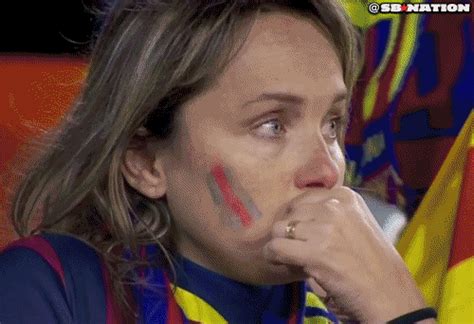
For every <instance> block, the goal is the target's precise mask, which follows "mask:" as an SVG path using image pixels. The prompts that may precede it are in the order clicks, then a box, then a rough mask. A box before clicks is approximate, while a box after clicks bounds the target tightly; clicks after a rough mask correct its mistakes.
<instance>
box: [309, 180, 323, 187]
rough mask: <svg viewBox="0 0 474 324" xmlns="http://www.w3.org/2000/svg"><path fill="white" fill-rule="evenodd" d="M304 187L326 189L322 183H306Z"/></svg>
mask: <svg viewBox="0 0 474 324" xmlns="http://www.w3.org/2000/svg"><path fill="white" fill-rule="evenodd" d="M306 187H309V188H322V187H326V186H325V185H324V183H322V182H320V181H313V182H310V183H307V184H306Z"/></svg>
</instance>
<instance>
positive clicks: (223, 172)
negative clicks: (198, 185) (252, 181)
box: [208, 164, 261, 227]
mask: <svg viewBox="0 0 474 324" xmlns="http://www.w3.org/2000/svg"><path fill="white" fill-rule="evenodd" d="M208 186H209V190H210V192H211V195H212V199H213V200H214V203H215V204H216V205H218V206H220V207H225V208H226V209H227V211H228V212H230V214H231V216H232V217H231V218H232V223H235V218H237V219H238V220H239V221H240V225H241V226H243V227H249V226H250V225H251V224H252V222H253V220H254V219H255V218H258V217H260V215H261V213H260V211H259V210H258V209H257V207H256V206H255V204H254V203H253V201H252V199H251V198H250V196H249V195H248V194H247V193H246V192H245V190H243V188H242V187H241V186H240V184H238V183H237V181H235V179H234V177H233V176H232V174H231V172H230V170H229V169H226V168H224V167H223V166H222V165H219V164H216V165H214V166H213V167H212V169H211V174H210V176H209V178H208ZM226 214H227V213H226Z"/></svg>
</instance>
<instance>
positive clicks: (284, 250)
mask: <svg viewBox="0 0 474 324" xmlns="http://www.w3.org/2000/svg"><path fill="white" fill-rule="evenodd" d="M307 249H308V247H307V244H306V243H305V242H303V241H299V240H289V239H285V238H275V239H272V240H271V241H270V242H268V243H267V244H266V245H265V246H264V247H263V256H264V257H265V258H266V259H267V260H269V261H271V262H275V263H283V264H287V265H295V266H299V267H304V266H306V264H307V261H308V255H307V254H308V252H307Z"/></svg>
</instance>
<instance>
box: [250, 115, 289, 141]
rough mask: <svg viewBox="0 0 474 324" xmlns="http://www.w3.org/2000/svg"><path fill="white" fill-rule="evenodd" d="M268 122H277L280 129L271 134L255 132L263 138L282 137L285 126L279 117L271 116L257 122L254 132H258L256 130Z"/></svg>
mask: <svg viewBox="0 0 474 324" xmlns="http://www.w3.org/2000/svg"><path fill="white" fill-rule="evenodd" d="M270 123H273V125H275V124H278V126H280V127H281V129H280V130H279V131H278V134H271V135H268V134H257V135H259V136H261V137H263V138H267V139H280V138H281V137H283V135H284V134H285V133H286V127H285V125H284V122H283V121H282V120H281V119H280V118H272V119H269V120H266V121H264V122H262V123H260V124H258V125H257V127H255V132H257V133H258V131H259V130H260V129H262V128H263V126H264V125H268V124H270Z"/></svg>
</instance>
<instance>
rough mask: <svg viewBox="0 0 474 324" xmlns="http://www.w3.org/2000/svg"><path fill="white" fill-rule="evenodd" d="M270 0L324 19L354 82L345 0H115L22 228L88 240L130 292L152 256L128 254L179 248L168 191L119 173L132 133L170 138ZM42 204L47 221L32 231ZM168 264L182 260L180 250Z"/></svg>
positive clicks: (28, 179)
mask: <svg viewBox="0 0 474 324" xmlns="http://www.w3.org/2000/svg"><path fill="white" fill-rule="evenodd" d="M268 8H275V10H279V9H280V10H288V11H290V12H294V13H297V14H300V15H304V16H306V17H310V18H311V19H313V20H314V21H315V23H317V24H318V26H320V27H322V28H323V29H324V30H325V31H326V33H327V35H328V37H329V38H330V40H331V41H332V42H333V44H334V47H335V49H336V51H337V53H338V55H339V58H340V61H341V64H342V67H343V73H344V79H345V82H346V86H347V87H348V89H349V90H350V89H352V87H353V85H354V83H355V80H356V75H357V72H358V68H359V65H360V64H359V63H360V59H361V58H360V56H361V55H360V45H359V40H358V39H359V38H358V34H357V32H356V31H355V30H354V29H353V27H352V25H351V23H350V21H349V19H348V18H347V17H346V15H345V12H344V10H343V9H342V7H341V6H340V5H339V3H337V2H336V1H334V0H319V1H317V0H315V1H283V0H281V1H276V0H275V1H250V0H247V1H242V0H240V1H239V0H222V1H203V0H202V1H200V0H189V1H184V0H174V1H173V0H169V1H165V0H163V1H158V0H148V1H147V0H141V1H138V0H137V1H131V0H125V1H123V0H122V1H116V2H115V4H114V5H113V7H112V8H111V9H110V11H109V14H108V16H107V18H106V19H105V21H104V26H103V29H102V31H101V33H100V34H99V35H98V38H97V41H96V44H95V47H94V50H93V53H92V56H91V60H90V65H89V70H88V73H87V76H86V79H85V81H84V86H83V88H82V91H81V93H80V95H79V96H78V97H77V100H76V101H75V103H74V105H73V106H72V108H71V110H70V112H69V113H68V114H67V115H66V117H65V118H64V121H63V122H62V124H61V125H60V127H58V128H57V129H56V130H54V132H52V133H51V135H50V136H51V137H50V138H51V139H50V140H47V141H46V140H45V141H44V150H43V152H42V154H41V155H40V157H39V158H38V159H37V160H36V161H35V163H34V167H33V168H31V169H30V170H29V171H28V172H27V173H26V174H25V175H24V178H23V181H22V182H21V184H20V186H19V187H18V189H17V190H16V194H15V196H14V198H13V200H12V208H11V210H12V211H11V218H12V221H13V224H14V226H15V229H16V231H17V232H18V234H19V235H21V236H25V235H30V234H31V233H32V232H38V231H54V232H61V233H68V234H71V235H74V236H76V237H78V238H80V239H81V240H83V241H85V242H87V243H88V244H89V245H91V246H92V247H94V248H95V249H96V250H97V251H99V253H100V254H101V256H102V257H103V259H104V260H105V262H106V264H107V265H108V266H109V268H110V269H111V271H112V278H113V282H114V284H115V288H116V292H117V294H119V295H120V296H121V297H122V298H121V299H122V300H123V296H124V295H125V294H124V292H125V284H124V281H125V279H126V277H127V274H128V273H129V272H130V271H131V270H134V269H135V268H136V267H137V266H139V265H144V264H146V262H145V263H144V262H141V261H143V260H140V259H139V258H136V259H134V258H128V259H124V258H122V255H123V251H124V249H127V250H129V251H131V253H132V255H135V256H137V255H138V249H139V247H140V246H143V245H145V244H150V243H152V244H157V243H158V244H160V246H161V248H162V250H163V252H164V253H165V255H168V254H166V252H167V250H168V249H167V248H168V247H169V246H170V242H168V241H167V239H166V235H165V234H166V233H167V228H168V227H169V225H170V222H171V219H170V217H169V215H168V214H167V212H166V210H167V208H166V202H165V200H151V199H149V198H147V197H145V196H144V195H142V194H140V193H139V192H137V191H135V190H133V189H132V188H131V187H130V186H128V185H127V183H126V181H125V180H124V178H123V176H122V173H121V171H120V166H121V163H122V161H123V157H124V153H125V151H126V149H127V147H128V145H129V143H130V140H131V139H132V137H133V136H134V134H135V133H136V131H137V129H139V128H140V127H141V126H145V127H146V128H147V129H149V130H150V131H151V132H152V134H153V136H154V137H155V138H160V139H166V138H168V137H169V136H170V135H171V134H172V132H173V121H174V116H175V114H176V111H177V110H178V109H179V108H180V107H181V106H182V105H183V103H185V102H186V101H187V100H189V99H190V98H192V97H193V96H196V95H198V94H199V93H200V92H202V91H204V90H205V89H206V88H208V87H209V86H210V85H211V84H212V82H213V81H214V80H215V79H216V76H218V75H219V72H220V71H222V70H223V68H224V67H225V65H226V64H227V63H228V62H229V60H230V59H231V58H232V55H233V53H235V50H236V49H237V48H238V45H239V44H241V43H242V42H243V41H244V40H245V37H239V35H246V33H248V31H249V28H250V27H248V26H250V25H251V24H248V23H247V22H249V21H251V20H252V19H255V14H256V13H258V12H259V11H262V10H263V11H265V10H269V9H268ZM271 10H273V9H271ZM242 30H244V31H245V32H244V33H242V32H241V31H242ZM36 212H39V213H40V214H41V220H40V222H39V225H38V227H37V228H36V229H34V230H33V231H32V230H31V229H30V227H31V226H30V222H31V219H32V217H33V215H34V214H35V213H36ZM162 265H163V266H170V267H171V268H172V264H170V263H169V260H168V262H163V264H162Z"/></svg>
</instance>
